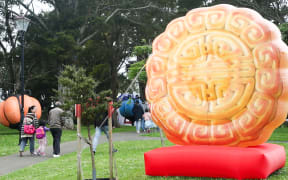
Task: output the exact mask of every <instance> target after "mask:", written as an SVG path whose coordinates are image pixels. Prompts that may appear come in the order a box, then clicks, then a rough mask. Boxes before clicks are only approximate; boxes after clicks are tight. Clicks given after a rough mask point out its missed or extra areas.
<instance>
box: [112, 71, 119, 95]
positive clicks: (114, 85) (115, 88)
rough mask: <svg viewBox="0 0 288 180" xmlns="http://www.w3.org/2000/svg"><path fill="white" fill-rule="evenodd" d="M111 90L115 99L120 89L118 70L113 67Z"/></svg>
mask: <svg viewBox="0 0 288 180" xmlns="http://www.w3.org/2000/svg"><path fill="white" fill-rule="evenodd" d="M111 90H112V97H113V99H114V98H116V96H117V91H118V78H117V70H116V69H115V68H113V67H111Z"/></svg>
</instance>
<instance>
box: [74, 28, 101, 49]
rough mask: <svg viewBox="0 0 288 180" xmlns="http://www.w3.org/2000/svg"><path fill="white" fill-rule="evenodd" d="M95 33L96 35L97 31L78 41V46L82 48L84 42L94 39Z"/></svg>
mask: <svg viewBox="0 0 288 180" xmlns="http://www.w3.org/2000/svg"><path fill="white" fill-rule="evenodd" d="M97 33H98V31H94V32H93V33H92V34H90V35H89V36H87V37H86V38H84V39H83V40H82V41H80V43H79V45H80V46H82V45H83V44H84V43H85V42H86V41H88V40H89V39H91V38H92V37H94V36H95V35H96V34H97Z"/></svg>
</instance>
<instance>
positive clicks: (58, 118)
mask: <svg viewBox="0 0 288 180" xmlns="http://www.w3.org/2000/svg"><path fill="white" fill-rule="evenodd" d="M55 106H56V107H55V108H53V109H51V110H50V111H49V116H48V122H49V124H50V132H51V134H52V137H53V157H60V142H61V136H62V127H63V126H64V120H63V118H62V115H63V113H64V111H63V110H62V109H61V108H60V107H59V106H61V102H59V101H57V102H56V103H55Z"/></svg>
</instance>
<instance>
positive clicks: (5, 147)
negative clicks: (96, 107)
mask: <svg viewBox="0 0 288 180" xmlns="http://www.w3.org/2000/svg"><path fill="white" fill-rule="evenodd" d="M91 130H92V131H91V132H92V133H93V134H94V132H95V131H94V128H93V127H92V126H91ZM128 131H129V132H130V131H133V132H134V131H135V127H131V126H122V127H121V128H114V129H113V133H114V132H128ZM87 132H88V131H87V127H84V126H82V128H81V134H82V135H83V136H85V137H87V136H88V133H87ZM76 134H77V131H76V130H63V134H62V137H61V142H67V141H76V140H77V136H76ZM18 138H19V131H18V130H15V129H9V128H7V127H5V126H3V125H1V124H0V147H1V148H0V157H1V156H7V155H10V154H14V153H17V152H18V151H19V146H18ZM47 139H48V144H49V145H51V144H52V136H51V133H50V132H48V133H47ZM35 145H36V147H37V142H36V143H35Z"/></svg>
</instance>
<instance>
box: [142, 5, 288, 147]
mask: <svg viewBox="0 0 288 180" xmlns="http://www.w3.org/2000/svg"><path fill="white" fill-rule="evenodd" d="M152 46H153V52H152V55H151V56H150V57H149V59H148V61H147V64H146V71H147V76H148V82H147V86H146V97H147V99H148V101H149V102H150V104H151V112H152V118H153V120H154V122H155V123H156V124H157V125H158V126H160V127H161V128H162V129H163V130H164V132H165V134H166V136H167V138H168V139H169V140H170V141H172V142H173V143H176V144H181V145H190V144H191V145H192V144H206V145H227V146H244V147H245V146H252V145H258V144H261V143H263V142H265V141H267V139H268V138H269V137H270V135H271V133H272V132H273V130H274V129H275V128H277V127H278V126H279V125H281V124H282V123H283V122H284V120H285V119H286V115H287V111H288V106H287V85H286V84H287V78H286V77H287V72H286V71H287V67H288V66H287V60H288V58H287V52H288V48H287V46H286V45H285V43H284V42H282V40H281V33H280V31H279V30H278V28H277V27H276V26H275V25H274V24H273V23H271V22H269V21H267V20H265V19H263V18H262V17H261V16H260V15H259V14H258V13H257V12H255V11H253V10H250V9H246V8H236V7H234V6H230V5H217V6H213V7H208V8H198V9H194V10H191V11H190V12H188V13H187V14H186V16H185V17H180V18H178V19H175V20H173V21H172V22H170V23H169V24H168V26H167V28H166V30H165V32H163V33H162V34H160V35H159V36H158V37H157V38H156V39H155V40H154V42H153V45H152Z"/></svg>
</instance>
